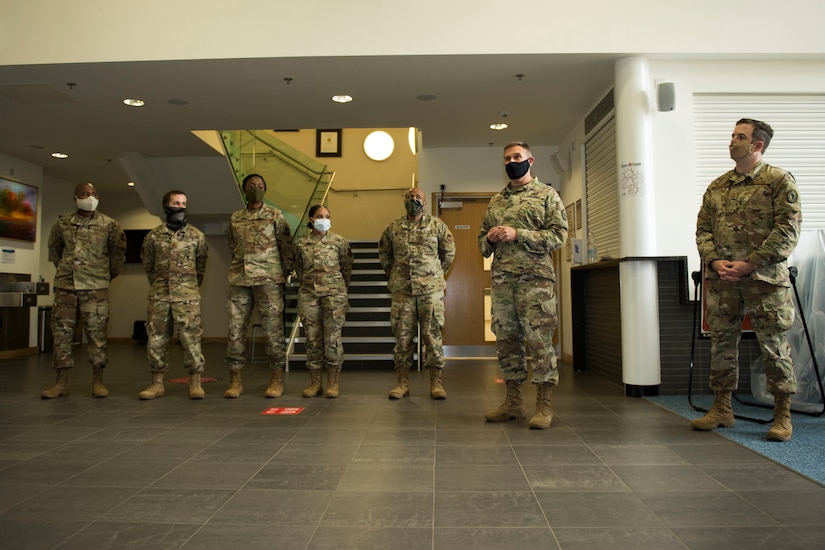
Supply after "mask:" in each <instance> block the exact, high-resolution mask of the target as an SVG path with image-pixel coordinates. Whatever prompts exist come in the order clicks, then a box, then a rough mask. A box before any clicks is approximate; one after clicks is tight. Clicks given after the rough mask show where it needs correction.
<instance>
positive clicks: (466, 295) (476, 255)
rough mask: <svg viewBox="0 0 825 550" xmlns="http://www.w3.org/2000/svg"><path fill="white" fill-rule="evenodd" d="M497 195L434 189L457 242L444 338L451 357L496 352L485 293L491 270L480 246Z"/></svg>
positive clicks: (435, 206) (435, 203) (446, 297)
mask: <svg viewBox="0 0 825 550" xmlns="http://www.w3.org/2000/svg"><path fill="white" fill-rule="evenodd" d="M493 195H494V193H477V194H472V193H471V194H467V193H462V194H458V193H455V194H449V193H447V194H443V195H442V194H436V193H434V194H433V196H432V202H431V203H430V204H432V205H433V210H434V211H435V213H436V215H437V216H438V217H440V218H441V219H442V220H443V221H444V223H446V224H447V227H448V228H449V229H450V232H451V233H452V234H453V238H454V239H455V245H456V255H455V260H454V261H453V265H452V267H451V268H450V271H449V273H448V274H447V290H446V291H445V293H444V308H445V317H446V320H445V326H444V329H443V330H442V339H443V343H444V354H445V356H446V357H447V358H455V357H494V356H495V343H494V342H493V341H488V340H486V339H485V307H484V296H485V290H487V289H489V288H490V271H489V270H488V271H485V270H484V261H483V260H484V258H482V256H481V252H480V251H479V250H478V230H479V227H481V220H482V219H483V218H484V214H485V212H486V211H487V205H488V204H489V203H490V199H491V198H492V197H493ZM439 204H440V205H441V208H440V209H439ZM439 210H440V212H439ZM486 313H489V312H486Z"/></svg>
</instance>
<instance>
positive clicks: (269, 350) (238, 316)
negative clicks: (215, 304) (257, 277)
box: [226, 284, 286, 370]
mask: <svg viewBox="0 0 825 550" xmlns="http://www.w3.org/2000/svg"><path fill="white" fill-rule="evenodd" d="M253 307H255V308H256V309H257V310H258V315H259V316H260V317H261V326H262V327H263V330H264V334H266V356H267V358H268V359H269V368H271V369H273V370H274V369H279V368H280V369H282V368H284V365H285V363H286V345H285V343H284V285H283V284H269V285H260V286H236V285H229V295H228V299H227V302H226V312H227V315H228V317H229V341H228V342H227V344H226V366H227V367H229V370H240V369H242V368H243V366H244V364H245V363H246V329H247V327H248V326H249V319H250V318H251V317H252V308H253Z"/></svg>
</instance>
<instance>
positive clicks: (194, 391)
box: [189, 373, 206, 399]
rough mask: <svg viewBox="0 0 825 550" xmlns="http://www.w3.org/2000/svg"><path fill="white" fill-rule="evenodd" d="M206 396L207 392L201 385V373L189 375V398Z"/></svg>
mask: <svg viewBox="0 0 825 550" xmlns="http://www.w3.org/2000/svg"><path fill="white" fill-rule="evenodd" d="M204 397H206V392H205V391H203V388H202V387H201V375H200V373H195V374H190V375H189V399H203V398H204Z"/></svg>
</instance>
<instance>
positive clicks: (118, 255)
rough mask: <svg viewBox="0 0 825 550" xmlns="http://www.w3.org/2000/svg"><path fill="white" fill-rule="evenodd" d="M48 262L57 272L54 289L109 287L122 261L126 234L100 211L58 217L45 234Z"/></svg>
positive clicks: (123, 260)
mask: <svg viewBox="0 0 825 550" xmlns="http://www.w3.org/2000/svg"><path fill="white" fill-rule="evenodd" d="M49 261H50V262H52V263H53V264H54V265H55V267H56V268H57V271H56V272H55V275H54V287H55V288H62V289H64V290H98V289H102V288H109V283H110V282H111V280H112V279H114V278H115V277H117V275H118V273H120V270H121V269H122V268H123V264H124V263H125V262H126V235H125V234H124V233H123V230H122V229H121V228H120V224H118V223H117V222H116V221H115V220H113V219H112V218H110V217H109V216H107V215H105V214H102V213H100V212H95V213H94V215H93V216H92V217H91V218H84V217H83V216H79V215H77V213H76V212H73V213H72V214H66V215H64V216H60V217H58V219H57V221H56V222H55V224H54V226H52V231H51V234H50V235H49Z"/></svg>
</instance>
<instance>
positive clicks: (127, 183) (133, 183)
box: [126, 181, 135, 187]
mask: <svg viewBox="0 0 825 550" xmlns="http://www.w3.org/2000/svg"><path fill="white" fill-rule="evenodd" d="M126 185H128V186H129V187H134V186H135V182H133V181H129V182H126Z"/></svg>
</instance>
